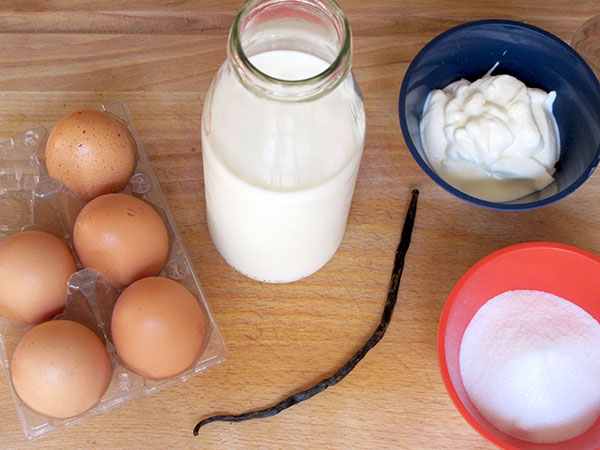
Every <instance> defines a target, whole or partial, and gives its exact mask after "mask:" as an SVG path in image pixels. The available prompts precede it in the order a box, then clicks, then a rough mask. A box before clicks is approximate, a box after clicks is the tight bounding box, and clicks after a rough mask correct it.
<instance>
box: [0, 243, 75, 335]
mask: <svg viewBox="0 0 600 450" xmlns="http://www.w3.org/2000/svg"><path fill="white" fill-rule="evenodd" d="M76 271H77V266H76V265H75V260H74V259H73V255H72V253H71V250H69V247H67V246H66V245H65V244H64V243H63V242H62V241H61V240H60V239H58V238H57V237H55V236H52V235H51V234H48V233H44V232H41V231H23V232H21V233H16V234H13V235H11V236H9V237H7V238H6V239H4V240H3V241H1V242H0V316H2V317H4V318H6V319H8V320H10V321H11V322H14V323H17V324H20V325H32V324H36V323H40V322H42V321H44V320H49V319H51V318H52V317H53V316H55V315H56V314H58V313H60V312H61V311H62V310H63V309H64V307H65V301H66V298H67V283H68V281H69V278H70V277H71V275H72V274H73V273H74V272H76Z"/></svg>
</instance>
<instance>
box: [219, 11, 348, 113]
mask: <svg viewBox="0 0 600 450" xmlns="http://www.w3.org/2000/svg"><path fill="white" fill-rule="evenodd" d="M272 50H296V51H300V52H304V53H308V54H312V55H313V56H316V57H319V58H321V59H323V60H324V61H326V62H327V64H328V67H327V68H326V69H325V70H324V71H322V72H320V73H317V74H315V75H313V76H310V77H308V78H303V79H294V80H287V79H281V78H276V77H274V76H272V75H269V74H268V73H265V72H263V71H261V70H260V69H259V68H258V67H256V66H255V65H254V64H252V62H251V61H250V58H251V57H252V56H253V55H255V54H258V53H262V52H266V51H272ZM351 52H352V36H351V32H350V25H349V23H348V20H347V18H346V16H345V14H344V12H343V11H342V9H341V8H340V7H339V6H338V4H337V3H336V2H335V1H334V0H249V1H247V2H246V3H245V4H244V6H242V9H241V10H240V11H239V12H238V14H237V16H236V17H235V20H234V22H233V26H232V28H231V31H230V34H229V46H228V53H229V60H230V62H231V65H232V68H233V71H234V72H235V74H236V75H237V77H238V78H239V80H240V81H241V83H242V84H243V85H244V86H245V87H246V88H248V89H250V90H251V91H252V92H254V93H255V94H257V95H260V96H262V97H265V98H269V99H273V100H278V101H282V102H301V101H310V100H314V99H316V98H319V97H321V96H323V95H325V94H326V93H328V92H330V91H331V90H333V89H335V87H337V86H338V85H339V84H340V83H341V82H342V81H343V80H344V79H345V78H346V75H347V74H348V72H349V71H350V67H351Z"/></svg>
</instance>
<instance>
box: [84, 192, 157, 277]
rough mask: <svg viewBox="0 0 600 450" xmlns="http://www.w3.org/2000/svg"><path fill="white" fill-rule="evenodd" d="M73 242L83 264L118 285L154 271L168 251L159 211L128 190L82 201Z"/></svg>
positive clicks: (153, 273)
mask: <svg viewBox="0 0 600 450" xmlns="http://www.w3.org/2000/svg"><path fill="white" fill-rule="evenodd" d="M73 244H74V246H75V251H76V252H77V255H78V256H79V259H80V260H81V263H82V264H83V265H84V266H85V267H89V268H92V269H95V270H97V271H98V272H99V273H100V274H101V275H102V276H103V277H104V278H106V279H107V280H108V281H110V282H111V283H112V284H113V285H114V286H116V287H118V288H122V287H125V286H127V285H129V284H131V283H133V282H134V281H136V280H139V279H140V278H144V277H149V276H153V275H157V274H158V273H159V272H160V271H161V269H162V268H163V266H164V265H165V263H166V262H167V257H168V254H169V235H168V232H167V228H166V226H165V224H164V222H163V220H162V218H161V217H160V215H159V214H158V213H157V212H156V211H155V210H154V208H152V206H150V205H149V204H148V203H146V202H145V201H144V200H141V199H139V198H137V197H133V196H131V195H127V194H105V195H101V196H100V197H96V198H95V199H93V200H92V201H91V202H89V203H88V204H87V205H85V206H84V207H83V209H82V210H81V212H80V213H79V215H78V216H77V220H76V221H75V227H74V230H73Z"/></svg>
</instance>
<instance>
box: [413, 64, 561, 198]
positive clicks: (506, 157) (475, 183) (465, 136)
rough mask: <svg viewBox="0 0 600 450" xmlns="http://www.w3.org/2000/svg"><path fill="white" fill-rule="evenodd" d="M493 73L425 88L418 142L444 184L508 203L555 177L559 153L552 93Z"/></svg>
mask: <svg viewBox="0 0 600 450" xmlns="http://www.w3.org/2000/svg"><path fill="white" fill-rule="evenodd" d="M495 67H496V66H494V68H495ZM494 68H492V70H494ZM492 70H490V72H488V73H487V74H486V75H485V76H483V77H482V78H480V79H478V80H476V81H474V82H472V83H471V82H469V81H467V80H464V79H461V80H458V81H455V82H454V83H451V84H450V85H448V86H446V87H445V88H444V89H441V90H440V89H438V90H434V91H432V92H431V93H430V94H429V96H428V97H427V100H426V102H425V107H424V110H423V118H422V120H421V124H420V126H421V129H420V131H421V141H422V143H423V147H424V150H425V154H426V157H427V159H428V161H429V164H430V165H431V166H432V168H433V169H434V170H435V171H436V172H437V173H438V175H439V176H441V177H442V178H443V179H444V180H445V181H446V182H448V183H449V184H451V185H452V186H454V187H456V188H457V189H459V190H461V191H462V192H464V193H466V194H469V195H471V196H473V197H477V198H480V199H483V200H488V201H494V202H509V201H512V200H516V199H519V198H521V197H524V196H526V195H528V194H530V193H532V192H535V191H538V190H540V189H543V188H545V187H546V186H548V185H549V184H550V183H552V181H553V180H554V178H553V177H552V175H553V174H554V172H555V168H554V165H555V164H556V162H557V161H558V158H559V154H560V138H559V134H558V127H557V125H556V120H555V119H554V116H553V114H552V104H553V102H554V99H555V98H556V92H554V91H552V92H550V93H546V92H545V91H543V90H541V89H535V88H528V87H527V86H526V85H525V84H524V83H522V82H521V81H519V80H518V79H516V78H515V77H512V76H510V75H491V72H492Z"/></svg>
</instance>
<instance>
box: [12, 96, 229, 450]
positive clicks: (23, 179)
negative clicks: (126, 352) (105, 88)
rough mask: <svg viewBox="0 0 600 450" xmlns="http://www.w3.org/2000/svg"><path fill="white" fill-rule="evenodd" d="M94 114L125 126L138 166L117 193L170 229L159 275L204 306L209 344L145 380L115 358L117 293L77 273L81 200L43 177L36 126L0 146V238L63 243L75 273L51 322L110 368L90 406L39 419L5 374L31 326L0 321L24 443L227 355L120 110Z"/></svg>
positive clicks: (43, 133)
mask: <svg viewBox="0 0 600 450" xmlns="http://www.w3.org/2000/svg"><path fill="white" fill-rule="evenodd" d="M99 109H100V110H102V111H105V112H108V113H110V114H112V115H113V116H114V117H115V118H117V119H118V120H120V121H121V122H122V123H123V124H124V125H126V126H127V128H128V129H129V132H130V133H131V135H132V137H133V139H134V142H135V145H136V150H137V165H136V168H135V171H134V175H133V176H132V177H131V179H130V180H129V184H128V185H127V187H126V188H125V190H124V191H123V192H124V193H127V194H131V195H134V196H136V197H139V198H142V199H144V200H146V201H147V202H149V203H150V204H151V205H152V206H154V208H155V209H156V210H157V211H158V212H159V214H161V216H162V218H163V220H164V222H165V225H166V226H167V229H168V231H169V238H170V248H169V257H168V260H167V263H166V265H165V267H164V268H163V270H162V272H161V273H160V276H164V277H168V278H172V279H174V280H176V281H178V282H180V283H181V284H183V285H184V286H185V287H186V288H187V289H189V290H190V292H192V293H193V294H194V296H195V297H196V299H197V300H198V302H199V303H200V305H201V306H202V307H203V308H204V310H205V312H206V316H207V319H208V324H209V325H208V333H209V336H208V345H207V347H206V350H205V351H204V353H203V354H202V355H201V356H200V358H199V359H198V361H197V362H196V363H195V364H194V365H193V366H192V367H191V368H190V369H188V370H187V371H185V372H184V373H182V374H180V375H178V376H176V377H173V378H168V379H162V380H152V379H148V378H144V377H142V376H139V375H136V374H135V373H133V372H132V371H130V370H128V369H127V368H126V367H125V366H124V365H123V363H122V362H121V360H120V359H119V357H118V356H117V354H116V352H115V349H114V346H113V345H112V343H111V334H110V322H111V314H112V309H113V306H114V303H115V302H116V300H117V298H118V296H119V294H120V292H121V290H119V289H117V288H116V287H114V286H112V285H111V284H110V283H109V282H108V281H106V280H105V279H104V278H102V276H100V275H99V274H98V273H97V272H96V271H94V270H92V269H83V268H82V266H81V263H80V262H79V260H78V258H77V255H76V253H75V251H74V249H73V242H72V231H73V226H74V224H75V219H76V218H77V215H78V214H79V211H80V210H81V208H83V206H84V205H85V203H84V202H83V201H81V200H80V199H79V198H78V197H77V196H76V195H75V194H74V193H73V192H72V191H71V190H70V189H68V188H67V187H66V186H64V185H63V184H62V183H61V182H59V181H57V180H55V179H53V178H50V177H49V176H48V173H47V171H46V167H45V163H44V149H45V142H46V139H47V137H48V133H49V131H50V130H49V129H47V128H45V127H43V126H41V127H38V128H35V129H33V130H29V131H26V132H25V133H23V134H22V135H20V136H16V137H14V138H12V139H11V140H10V141H9V142H6V143H3V144H0V240H2V239H4V238H5V237H6V236H8V235H10V234H13V233H17V232H19V231H23V230H32V229H33V230H39V231H46V232H49V233H51V234H53V235H55V236H56V237H59V238H62V239H63V240H64V241H65V242H66V243H67V244H68V245H69V247H70V248H71V251H72V252H73V255H74V256H75V259H76V261H77V264H78V268H79V269H81V270H79V271H78V272H76V273H74V274H73V275H72V276H71V279H70V280H69V286H68V295H67V306H66V308H65V311H64V312H63V313H61V314H59V315H58V316H56V317H55V319H69V320H74V321H76V322H79V323H81V324H83V325H86V326H87V327H88V328H90V329H91V330H93V331H94V332H95V333H96V334H97V335H98V336H99V337H100V338H101V339H102V340H103V342H105V344H106V348H107V350H108V353H109V355H110V357H111V365H112V369H113V372H112V380H111V383H110V386H109V388H108V390H107V391H106V393H105V395H104V397H103V398H102V400H101V401H100V403H99V404H98V405H97V406H96V407H95V408H93V409H91V410H89V411H87V412H85V413H83V414H81V415H78V416H75V417H71V418H68V419H53V418H48V417H45V416H42V415H40V414H38V413H36V412H34V411H33V410H31V409H30V408H28V407H27V406H26V405H25V404H24V403H22V402H21V400H20V399H19V397H18V396H17V394H16V392H15V390H14V388H13V385H12V380H11V374H10V361H11V358H12V355H13V353H14V350H15V348H16V346H17V344H18V343H19V341H20V340H21V338H22V336H23V335H24V334H25V333H26V331H27V330H28V329H30V328H32V327H31V326H18V325H15V324H13V323H10V322H9V321H7V320H5V319H3V318H0V364H2V367H3V368H4V372H5V373H6V378H7V380H8V384H9V385H10V389H11V393H12V396H13V398H14V400H15V404H16V407H17V413H18V415H19V418H20V420H21V424H22V426H23V431H24V432H25V436H26V437H27V439H28V440H33V439H36V438H39V437H41V436H43V435H45V434H46V433H49V432H51V431H54V430H57V429H60V428H63V427H68V426H71V425H73V424H75V423H77V422H80V421H82V420H85V419H86V418H88V417H91V416H94V415H96V414H101V413H104V412H106V411H109V410H111V409H113V408H116V407H117V406H119V405H122V404H124V403H126V402H129V401H131V400H134V399H136V398H139V397H147V396H149V395H152V394H153V393H154V392H156V391H157V390H159V389H163V388H165V387H167V386H171V385H173V384H178V383H181V382H184V381H186V380H188V379H189V378H191V377H193V376H195V375H197V374H198V373H200V372H202V371H204V370H206V369H208V368H209V367H212V366H215V365H217V364H220V363H222V362H223V361H224V360H225V358H226V354H227V350H226V347H225V344H224V342H223V339H222V337H221V335H220V333H219V330H218V328H217V325H216V324H215V321H214V318H213V316H212V314H211V311H210V308H209V306H208V304H207V302H206V300H205V298H204V295H203V294H202V289H201V288H200V284H199V283H198V279H197V277H196V274H195V272H194V270H193V268H192V265H191V262H190V258H189V257H188V255H187V252H186V250H185V248H184V246H183V242H182V241H181V238H180V236H179V233H178V231H177V228H176V226H175V222H174V221H173V217H172V216H171V214H170V212H169V208H168V206H167V203H166V201H165V198H164V195H163V193H162V191H161V189H160V186H159V184H158V182H157V180H156V176H155V175H154V171H153V170H152V166H151V165H150V162H149V160H148V157H147V155H146V153H145V152H144V149H143V147H142V144H141V142H140V141H139V139H138V138H137V136H136V133H135V131H134V129H133V127H132V125H131V122H130V121H129V119H128V116H127V112H126V110H125V108H124V106H123V105H122V104H121V103H119V102H116V101H114V102H110V103H106V104H104V105H102V106H101V107H100V108H99Z"/></svg>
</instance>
